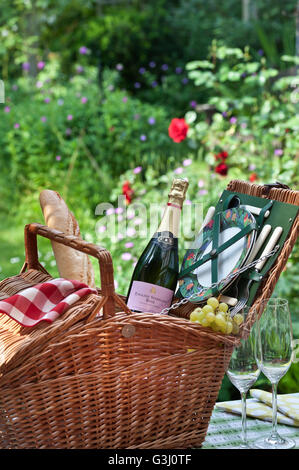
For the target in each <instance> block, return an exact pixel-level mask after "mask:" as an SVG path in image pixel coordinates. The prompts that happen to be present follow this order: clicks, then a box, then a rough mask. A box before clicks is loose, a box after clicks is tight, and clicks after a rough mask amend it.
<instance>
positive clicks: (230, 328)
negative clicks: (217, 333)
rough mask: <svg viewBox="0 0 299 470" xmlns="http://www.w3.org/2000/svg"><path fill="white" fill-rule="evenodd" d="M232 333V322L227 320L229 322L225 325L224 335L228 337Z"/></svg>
mask: <svg viewBox="0 0 299 470" xmlns="http://www.w3.org/2000/svg"><path fill="white" fill-rule="evenodd" d="M232 331H233V322H232V321H230V320H229V321H228V322H227V323H226V331H225V333H226V334H227V335H230V334H231V332H232Z"/></svg>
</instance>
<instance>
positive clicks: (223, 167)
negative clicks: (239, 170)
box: [215, 163, 228, 176]
mask: <svg viewBox="0 0 299 470" xmlns="http://www.w3.org/2000/svg"><path fill="white" fill-rule="evenodd" d="M215 171H216V173H218V174H219V175H221V176H226V175H227V172H228V166H227V164H226V163H219V165H217V166H216V168H215Z"/></svg>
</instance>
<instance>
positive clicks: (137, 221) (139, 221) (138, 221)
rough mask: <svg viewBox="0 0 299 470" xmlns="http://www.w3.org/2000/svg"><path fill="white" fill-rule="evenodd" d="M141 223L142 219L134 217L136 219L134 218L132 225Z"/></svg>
mask: <svg viewBox="0 0 299 470" xmlns="http://www.w3.org/2000/svg"><path fill="white" fill-rule="evenodd" d="M140 224H142V219H141V218H140V217H136V219H135V220H134V225H140Z"/></svg>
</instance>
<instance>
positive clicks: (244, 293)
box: [230, 227, 282, 317]
mask: <svg viewBox="0 0 299 470" xmlns="http://www.w3.org/2000/svg"><path fill="white" fill-rule="evenodd" d="M281 234H282V227H276V229H275V230H274V232H273V233H272V235H271V237H270V240H269V241H268V243H267V245H266V247H265V249H264V251H263V253H262V255H261V258H263V256H266V255H267V254H269V253H270V252H271V251H272V249H273V248H274V247H275V245H276V243H277V241H278V240H279V238H280V236H281ZM266 259H267V258H264V259H263V260H262V261H260V262H259V263H257V264H256V266H255V269H254V271H255V272H256V273H259V272H260V271H261V269H262V268H263V266H264V264H265V262H266ZM253 282H254V281H253V279H249V280H248V279H245V278H243V279H242V278H240V280H239V282H238V296H239V295H240V298H239V301H238V303H237V304H236V305H235V307H234V308H233V309H232V311H231V312H230V315H231V317H233V316H234V315H236V313H238V312H239V311H240V310H242V308H243V307H244V306H245V305H246V302H247V301H248V298H249V292H250V287H251V284H252V283H253ZM239 293H240V294H239Z"/></svg>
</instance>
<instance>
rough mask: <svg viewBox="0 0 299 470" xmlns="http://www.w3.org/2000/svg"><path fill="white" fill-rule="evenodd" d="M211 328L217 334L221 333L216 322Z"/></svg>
mask: <svg viewBox="0 0 299 470" xmlns="http://www.w3.org/2000/svg"><path fill="white" fill-rule="evenodd" d="M210 327H211V328H212V330H213V331H216V332H217V331H220V327H219V326H218V325H217V323H216V322H215V321H214V322H213V323H211V324H210Z"/></svg>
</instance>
